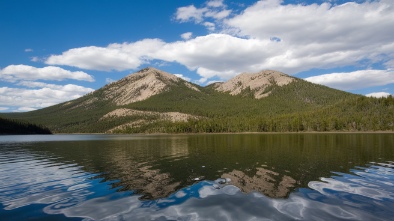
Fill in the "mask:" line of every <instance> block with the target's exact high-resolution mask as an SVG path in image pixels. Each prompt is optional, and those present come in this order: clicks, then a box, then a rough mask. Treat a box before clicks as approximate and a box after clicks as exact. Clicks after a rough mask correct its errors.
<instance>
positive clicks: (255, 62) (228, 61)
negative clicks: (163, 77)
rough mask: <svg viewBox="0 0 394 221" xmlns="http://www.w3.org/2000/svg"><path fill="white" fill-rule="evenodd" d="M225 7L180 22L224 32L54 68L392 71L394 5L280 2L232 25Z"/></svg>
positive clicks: (83, 56)
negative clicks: (157, 64)
mask: <svg viewBox="0 0 394 221" xmlns="http://www.w3.org/2000/svg"><path fill="white" fill-rule="evenodd" d="M219 2H221V3H223V2H222V1H209V2H207V3H206V4H205V5H204V6H203V8H196V7H195V6H193V5H191V6H187V7H182V8H178V10H177V12H176V20H177V21H180V22H186V21H192V22H197V23H199V24H201V25H204V26H206V27H207V28H208V30H210V31H211V32H213V31H215V30H216V31H219V32H220V33H212V34H208V35H205V36H199V37H195V38H192V37H190V39H187V40H186V39H185V40H184V41H176V42H164V41H162V40H159V39H144V40H141V41H137V42H132V43H123V44H111V45H108V46H107V47H95V46H91V47H83V48H74V49H70V50H68V51H66V52H63V53H62V54H61V55H52V56H50V57H49V58H48V59H47V60H46V63H47V64H56V65H70V66H75V67H79V68H84V69H91V70H106V71H109V70H119V71H121V70H129V69H137V68H139V67H140V66H141V65H143V64H147V63H149V62H150V61H152V60H155V61H158V60H159V61H165V62H177V63H179V64H182V65H184V66H186V67H187V68H189V69H190V70H197V73H198V74H200V76H201V78H202V80H201V81H203V80H204V81H208V80H209V78H213V77H218V78H220V79H222V80H226V79H228V78H230V77H232V76H234V75H236V74H239V73H240V72H245V71H247V72H257V71H260V70H263V69H274V70H279V71H282V72H285V73H287V74H295V73H298V72H301V71H306V70H310V69H313V68H316V69H325V68H337V67H343V66H351V65H359V67H358V68H359V69H360V68H364V67H368V66H371V65H373V64H383V63H386V64H385V65H386V67H387V68H388V69H390V67H392V64H393V62H392V61H393V60H394V40H393V38H392V37H391V36H394V16H392V15H393V12H394V1H390V0H380V1H366V2H364V3H360V4H358V3H354V2H351V3H346V4H342V5H330V4H328V3H323V4H320V5H319V4H311V5H307V4H299V5H293V4H286V5H283V4H282V1H279V0H265V1H259V2H257V3H256V4H254V5H252V6H250V7H248V8H246V9H245V10H244V11H242V12H240V13H239V14H238V15H233V17H231V18H229V17H227V19H219V18H223V17H225V11H226V10H227V9H226V8H225V7H226V6H225V5H224V4H223V5H221V6H220V4H219ZM219 12H220V13H222V12H223V16H222V15H220V13H219ZM218 13H219V14H218ZM227 16H230V15H227ZM215 18H216V19H215ZM223 27H224V29H222V30H218V29H219V28H223ZM184 37H188V36H186V35H185V36H184ZM279 39H280V40H279ZM372 82H373V81H372ZM352 87H354V86H352ZM359 87H363V86H361V85H360V86H359Z"/></svg>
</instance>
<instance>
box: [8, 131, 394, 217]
mask: <svg viewBox="0 0 394 221" xmlns="http://www.w3.org/2000/svg"><path fill="white" fill-rule="evenodd" d="M56 136H58V135H56ZM60 138H61V136H60ZM60 138H59V140H60V141H59V142H57V141H54V140H53V137H52V138H51V139H52V141H45V139H44V140H42V141H37V140H36V141H35V142H28V141H23V142H1V141H0V168H1V170H0V203H1V204H2V205H3V206H2V207H0V217H5V218H9V220H18V219H19V220H24V219H27V218H29V217H30V215H32V214H35V215H36V216H37V217H38V218H43V217H45V216H47V215H45V214H50V217H52V218H51V219H59V220H61V219H69V218H70V217H74V218H76V219H79V218H86V219H95V220H98V219H105V220H122V219H129V220H169V219H170V220H171V219H175V220H176V219H178V220H200V219H207V220H253V219H256V218H257V219H258V220H261V219H264V218H265V219H271V220H293V219H300V220H316V219H323V220H341V219H352V220H390V219H391V217H393V216H394V211H392V208H394V185H393V183H394V172H393V168H394V166H393V162H392V161H391V160H393V159H394V148H393V147H394V137H393V134H229V135H160V136H152V135H151V136H106V135H97V136H93V138H88V139H87V138H86V137H82V138H78V139H75V140H73V139H70V140H62V139H60ZM376 162H377V163H376ZM332 171H335V172H332ZM223 178H227V179H223ZM34 211H35V212H34ZM37 211H42V212H41V213H42V214H40V213H38V215H37ZM5 220H7V219H5Z"/></svg>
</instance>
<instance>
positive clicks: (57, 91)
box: [0, 81, 93, 111]
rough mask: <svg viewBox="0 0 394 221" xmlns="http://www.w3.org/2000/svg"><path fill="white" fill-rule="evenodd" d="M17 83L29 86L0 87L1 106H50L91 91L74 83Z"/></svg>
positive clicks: (33, 107) (24, 108) (31, 108)
mask: <svg viewBox="0 0 394 221" xmlns="http://www.w3.org/2000/svg"><path fill="white" fill-rule="evenodd" d="M18 85H22V86H29V87H30V88H37V89H28V88H10V87H0V103H1V104H2V105H3V106H8V107H17V108H23V109H20V111H22V110H33V109H39V108H44V107H48V106H52V105H55V104H58V103H61V102H65V101H68V100H72V99H76V98H79V97H81V96H83V95H84V94H87V93H89V92H91V91H93V89H92V88H86V87H82V86H78V85H74V84H67V85H55V84H46V83H42V82H28V81H24V82H20V83H19V84H18Z"/></svg>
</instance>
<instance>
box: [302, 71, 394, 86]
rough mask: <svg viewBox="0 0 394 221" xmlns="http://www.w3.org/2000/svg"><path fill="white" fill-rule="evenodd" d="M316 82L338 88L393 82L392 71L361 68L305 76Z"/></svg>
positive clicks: (393, 75)
mask: <svg viewBox="0 0 394 221" xmlns="http://www.w3.org/2000/svg"><path fill="white" fill-rule="evenodd" d="M305 80H307V81H310V82H312V83H316V84H322V85H326V86H329V87H332V88H337V89H340V90H355V89H361V88H368V87H374V86H382V85H387V84H392V83H394V71H387V70H362V71H354V72H349V73H331V74H324V75H319V76H313V77H308V78H305Z"/></svg>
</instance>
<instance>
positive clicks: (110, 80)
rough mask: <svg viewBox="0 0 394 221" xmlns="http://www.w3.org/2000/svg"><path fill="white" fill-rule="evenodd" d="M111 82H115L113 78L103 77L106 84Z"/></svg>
mask: <svg viewBox="0 0 394 221" xmlns="http://www.w3.org/2000/svg"><path fill="white" fill-rule="evenodd" d="M112 82H115V80H114V79H111V78H106V79H105V83H107V84H109V83H112Z"/></svg>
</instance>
